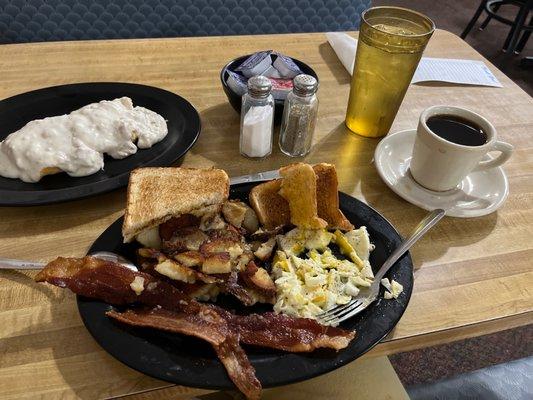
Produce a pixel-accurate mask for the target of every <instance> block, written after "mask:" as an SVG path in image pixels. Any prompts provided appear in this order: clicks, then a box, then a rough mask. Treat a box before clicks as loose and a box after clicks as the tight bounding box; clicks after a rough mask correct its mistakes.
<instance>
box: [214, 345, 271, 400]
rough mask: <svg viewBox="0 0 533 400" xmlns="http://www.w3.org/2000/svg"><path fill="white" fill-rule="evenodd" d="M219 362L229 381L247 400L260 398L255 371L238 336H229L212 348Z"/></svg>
mask: <svg viewBox="0 0 533 400" xmlns="http://www.w3.org/2000/svg"><path fill="white" fill-rule="evenodd" d="M214 349H215V351H216V352H217V356H218V358H219V360H220V361H221V362H222V364H224V367H225V368H226V371H227V372H228V375H229V377H230V379H231V380H232V381H233V383H234V384H235V386H237V388H238V389H239V390H240V391H241V392H242V393H243V394H244V395H245V396H246V398H247V399H249V400H259V399H260V398H261V382H259V379H257V377H256V376H255V369H254V367H253V366H252V364H250V360H249V359H248V357H247V356H246V353H245V352H244V350H243V348H242V347H241V346H240V345H239V340H238V336H236V335H231V336H228V338H227V339H226V340H225V341H224V343H222V344H221V345H220V346H216V347H215V346H214Z"/></svg>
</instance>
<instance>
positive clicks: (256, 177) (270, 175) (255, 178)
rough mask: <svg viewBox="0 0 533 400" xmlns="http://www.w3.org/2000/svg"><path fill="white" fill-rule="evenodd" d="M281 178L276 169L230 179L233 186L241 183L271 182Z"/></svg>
mask: <svg viewBox="0 0 533 400" xmlns="http://www.w3.org/2000/svg"><path fill="white" fill-rule="evenodd" d="M277 178H279V171H278V170H277V169H274V170H272V171H263V172H258V173H256V174H249V175H242V176H235V177H233V178H230V179H229V182H230V184H231V185H238V184H239V183H251V182H261V181H269V180H271V179H277Z"/></svg>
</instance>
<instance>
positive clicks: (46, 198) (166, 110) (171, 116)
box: [0, 83, 200, 206]
mask: <svg viewBox="0 0 533 400" xmlns="http://www.w3.org/2000/svg"><path fill="white" fill-rule="evenodd" d="M123 96H127V97H130V98H131V99H132V100H133V104H134V105H135V106H143V107H146V108H149V109H150V110H152V111H155V112H157V113H158V114H161V115H162V116H163V117H164V118H165V119H166V120H167V124H168V135H167V136H166V137H165V138H164V139H163V140H162V141H161V142H159V143H157V144H155V145H154V146H152V147H151V148H149V149H144V150H138V151H137V153H135V154H133V155H131V156H129V157H126V158H124V159H122V160H115V159H113V158H111V157H107V156H106V158H105V165H104V170H103V171H100V172H97V173H96V174H93V175H89V176H84V177H79V178H73V177H71V176H68V175H67V174H66V173H60V174H56V175H48V176H45V177H44V178H43V179H41V180H40V181H39V182H36V183H26V182H22V181H21V180H20V179H9V178H4V177H1V176H0V206H31V205H40V204H50V203H58V202H62V201H67V200H74V199H81V198H84V197H88V196H93V195H96V194H100V193H105V192H109V191H111V190H114V189H118V188H120V187H123V186H126V185H127V183H128V178H129V174H130V172H131V171H132V170H133V169H135V168H138V167H148V166H164V165H170V164H172V163H174V162H175V161H177V160H179V159H180V158H181V157H183V156H184V155H185V153H186V152H187V151H189V149H190V148H191V147H192V145H193V144H194V142H196V139H197V138H198V136H199V134H200V116H199V115H198V112H197V111H196V109H195V108H194V107H193V106H192V105H191V104H190V103H189V102H188V101H187V100H185V99H184V98H183V97H180V96H178V95H176V94H174V93H171V92H168V91H166V90H163V89H159V88H156V87H152V86H145V85H138V84H132V83H78V84H73V85H63V86H54V87H49V88H45V89H39V90H34V91H32V92H27V93H23V94H19V95H16V96H13V97H10V98H8V99H5V100H2V101H0V126H1V127H2V128H1V130H0V141H1V140H3V139H4V138H5V137H6V136H7V135H8V134H10V133H11V132H15V131H16V130H19V129H20V128H22V127H23V126H24V125H25V124H26V123H28V122H29V121H31V120H34V119H38V118H45V117H50V116H55V115H61V114H67V113H70V112H71V111H74V110H76V109H78V108H80V107H83V106H85V105H87V104H89V103H94V102H97V101H101V100H113V99H116V98H118V97H123Z"/></svg>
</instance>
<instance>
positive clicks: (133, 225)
mask: <svg viewBox="0 0 533 400" xmlns="http://www.w3.org/2000/svg"><path fill="white" fill-rule="evenodd" d="M228 195H229V177H228V175H227V174H226V172H225V171H223V170H221V169H215V168H213V169H196V168H179V167H171V168H138V169H136V170H134V171H132V173H131V174H130V180H129V183H128V194H127V204H126V213H125V215H124V223H123V225H122V236H123V237H124V242H131V241H132V240H133V239H134V238H135V236H137V235H138V234H139V233H140V232H142V231H144V230H145V229H149V228H153V227H155V226H158V225H160V224H162V223H163V222H165V221H167V220H168V219H170V218H172V217H175V216H179V215H181V214H187V213H190V212H193V211H201V209H203V208H206V207H209V206H213V205H220V206H222V203H223V202H224V201H226V200H227V198H228Z"/></svg>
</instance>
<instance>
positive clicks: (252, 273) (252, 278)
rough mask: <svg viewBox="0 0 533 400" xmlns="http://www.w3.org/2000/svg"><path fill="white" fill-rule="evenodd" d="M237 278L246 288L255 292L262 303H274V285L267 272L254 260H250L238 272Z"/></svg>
mask: <svg viewBox="0 0 533 400" xmlns="http://www.w3.org/2000/svg"><path fill="white" fill-rule="evenodd" d="M239 278H240V281H242V282H243V284H244V286H245V287H246V288H248V289H251V290H253V291H254V292H256V293H257V297H260V298H261V300H262V301H261V302H262V303H270V304H274V303H275V302H276V285H275V284H274V282H273V281H272V278H270V276H269V275H268V272H266V270H265V269H264V268H261V267H258V266H257V265H256V263H255V262H253V261H250V262H249V263H248V264H247V265H246V268H245V269H244V270H243V271H241V272H239Z"/></svg>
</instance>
